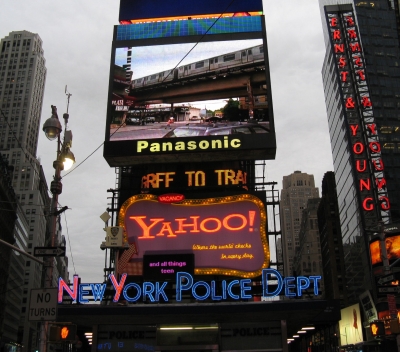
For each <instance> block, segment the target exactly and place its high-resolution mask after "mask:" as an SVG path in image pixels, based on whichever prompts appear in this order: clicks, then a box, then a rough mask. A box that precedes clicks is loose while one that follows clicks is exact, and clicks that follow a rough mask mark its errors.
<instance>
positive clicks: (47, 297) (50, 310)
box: [28, 288, 58, 321]
mask: <svg viewBox="0 0 400 352" xmlns="http://www.w3.org/2000/svg"><path fill="white" fill-rule="evenodd" d="M57 291H58V290H57V288H39V289H32V290H31V297H30V301H29V313H28V314H29V315H28V316H29V321H45V320H46V321H52V320H56V319H57Z"/></svg>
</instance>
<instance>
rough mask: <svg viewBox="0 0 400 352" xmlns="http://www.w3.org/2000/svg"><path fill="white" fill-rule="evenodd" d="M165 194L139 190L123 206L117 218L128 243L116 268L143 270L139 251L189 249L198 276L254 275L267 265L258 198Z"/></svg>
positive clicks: (120, 270)
mask: <svg viewBox="0 0 400 352" xmlns="http://www.w3.org/2000/svg"><path fill="white" fill-rule="evenodd" d="M164 198H165V197H164ZM164 198H162V199H161V198H160V197H157V196H155V195H150V194H141V195H136V196H133V197H131V198H129V199H128V200H127V201H126V202H125V203H124V204H123V205H122V207H121V209H120V213H119V218H118V221H119V226H122V227H124V229H125V235H124V236H125V241H127V242H128V243H129V245H130V248H129V250H127V251H125V252H124V253H123V254H122V255H121V257H120V258H119V261H118V273H120V274H122V273H128V274H130V275H142V268H143V255H144V254H146V252H152V254H154V253H156V252H158V253H163V252H165V251H166V250H168V251H169V252H174V251H175V252H177V253H183V252H186V253H194V257H195V272H194V273H195V274H197V275H200V274H202V275H207V274H209V275H234V276H240V277H256V276H259V275H260V274H261V271H262V269H265V268H267V267H268V265H269V259H270V253H269V246H268V241H267V237H266V226H267V216H266V212H265V206H264V204H263V203H262V201H261V200H260V199H258V198H257V197H255V196H252V195H249V194H241V195H235V196H228V197H215V198H207V199H183V197H182V198H179V199H178V200H177V201H176V200H175V198H176V197H170V198H171V200H172V201H173V203H165V199H164Z"/></svg>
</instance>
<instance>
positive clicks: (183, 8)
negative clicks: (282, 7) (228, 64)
mask: <svg viewBox="0 0 400 352" xmlns="http://www.w3.org/2000/svg"><path fill="white" fill-rule="evenodd" d="M262 10H263V6H262V1H261V0H236V1H234V2H233V1H231V0H219V1H214V0H202V1H188V2H185V1H176V0H173V1H171V0H169V1H168V0H167V1H165V0H151V1H142V0H120V8H119V21H120V22H121V23H124V21H130V20H140V19H150V18H168V17H193V16H196V15H204V14H222V13H226V12H228V13H232V12H233V13H246V12H254V11H262Z"/></svg>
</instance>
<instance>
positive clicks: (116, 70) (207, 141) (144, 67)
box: [104, 4, 276, 166]
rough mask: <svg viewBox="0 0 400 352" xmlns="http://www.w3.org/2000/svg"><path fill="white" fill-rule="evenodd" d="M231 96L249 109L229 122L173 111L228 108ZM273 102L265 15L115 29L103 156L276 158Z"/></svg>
mask: <svg viewBox="0 0 400 352" xmlns="http://www.w3.org/2000/svg"><path fill="white" fill-rule="evenodd" d="M202 6H203V4H202ZM154 18H155V17H153V19H154ZM188 53H189V54H188ZM182 58H184V59H182ZM259 97H263V98H264V100H263V101H265V104H264V105H263V107H262V108H257V105H256V101H257V99H258V98H259ZM229 99H233V100H236V101H238V102H239V104H242V103H241V101H245V100H246V99H247V103H246V104H247V105H246V106H241V105H240V107H238V108H237V111H236V112H235V113H231V114H230V115H228V114H227V115H226V116H224V120H225V121H224V124H223V125H221V124H209V123H202V122H203V120H202V119H196V120H195V121H192V119H191V114H190V113H187V114H186V113H184V114H183V113H182V112H181V113H177V112H176V110H174V105H177V104H179V105H182V104H184V105H185V106H187V107H192V108H198V109H200V108H201V109H204V106H207V108H208V109H211V110H221V109H222V108H223V107H224V106H225V105H226V104H227V101H228V100H229ZM270 101H271V92H270V79H269V66H268V60H267V45H266V34H265V24H264V17H263V16H242V17H230V18H225V17H224V18H220V19H218V20H217V21H216V19H206V18H200V19H190V20H181V21H165V22H150V23H147V22H146V23H139V24H131V25H121V26H116V28H115V31H114V41H113V48H112V55H111V65H110V81H109V99H108V105H107V128H106V136H105V143H104V157H105V159H106V160H107V162H108V163H109V164H110V165H111V166H125V165H126V166H128V165H129V166H131V165H135V164H143V163H146V164H152V163H169V162H174V163H176V162H188V161H190V162H193V161H204V160H207V161H220V160H258V159H263V160H265V159H273V158H275V152H276V140H275V129H274V121H273V113H272V104H270ZM160 105H163V106H166V107H170V108H169V109H157V108H156V107H157V106H160ZM126 107H128V110H126ZM138 111H139V114H137V112H138ZM132 114H133V115H135V117H137V118H138V120H137V121H131V120H130V117H131V116H132ZM146 117H152V120H151V121H146ZM171 117H173V118H174V122H173V123H169V121H170V118H171Z"/></svg>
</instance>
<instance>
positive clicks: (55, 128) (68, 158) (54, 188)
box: [40, 94, 75, 352]
mask: <svg viewBox="0 0 400 352" xmlns="http://www.w3.org/2000/svg"><path fill="white" fill-rule="evenodd" d="M69 97H70V95H69V94H68V103H69ZM67 111H68V109H67ZM63 118H64V125H65V131H64V137H63V141H62V142H61V136H60V135H61V131H62V127H61V123H60V121H59V119H58V114H57V107H56V106H54V105H52V106H51V117H50V118H48V119H47V120H46V122H45V123H44V124H43V131H44V133H45V134H46V137H47V138H48V139H49V140H51V141H52V140H55V139H57V158H56V160H55V161H54V162H53V167H54V169H55V174H54V180H53V181H52V182H51V184H50V192H51V193H52V195H53V197H52V199H51V205H50V221H49V230H50V236H51V247H53V248H54V247H55V245H56V233H57V216H58V215H59V214H60V213H61V212H62V211H64V210H66V209H67V207H64V208H63V209H61V210H60V211H59V210H58V209H57V206H58V195H59V194H61V193H62V183H61V171H62V170H68V169H69V168H71V166H72V165H73V164H74V162H75V157H74V154H72V152H71V150H70V148H71V146H72V132H71V131H68V130H67V124H68V118H69V114H68V113H66V114H63ZM53 261H54V257H48V261H47V263H46V268H45V272H46V278H45V287H46V288H48V287H52V286H53V265H54V263H53ZM47 325H48V324H47V322H45V324H44V325H42V332H41V349H40V350H41V351H42V352H45V351H46V349H47V337H46V331H47V330H48V329H47V327H48V326H47Z"/></svg>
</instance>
